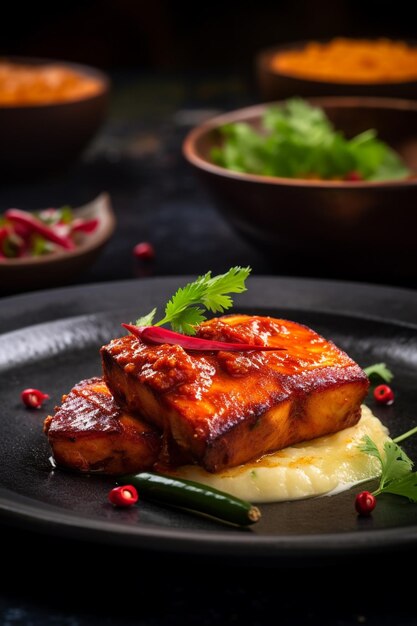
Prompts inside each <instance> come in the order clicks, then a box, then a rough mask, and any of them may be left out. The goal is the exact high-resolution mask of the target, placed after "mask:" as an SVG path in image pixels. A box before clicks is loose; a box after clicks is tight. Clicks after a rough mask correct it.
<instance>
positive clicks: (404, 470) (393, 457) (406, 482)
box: [359, 428, 417, 502]
mask: <svg viewBox="0 0 417 626" xmlns="http://www.w3.org/2000/svg"><path fill="white" fill-rule="evenodd" d="M416 432H417V428H413V429H412V430H410V431H408V432H407V433H404V435H401V436H400V437H397V439H395V440H392V441H386V442H385V444H384V450H383V452H382V453H381V452H380V450H379V448H378V446H377V445H376V443H375V442H374V441H373V440H372V439H371V437H369V435H366V436H365V437H364V438H363V440H362V443H361V444H360V446H359V447H360V450H361V451H362V452H364V453H365V454H369V455H370V456H373V457H375V458H377V459H378V461H379V463H380V465H381V476H380V481H379V486H378V489H376V490H375V491H374V492H373V495H374V496H378V495H380V494H381V493H393V494H395V495H397V496H403V497H404V498H408V499H409V500H410V501H411V502H417V472H413V471H412V469H413V461H412V460H411V459H410V457H409V456H408V455H407V454H406V453H405V452H404V450H403V449H402V448H401V447H400V446H399V445H398V443H397V442H398V441H403V440H404V439H406V438H407V437H409V436H410V435H413V434H414V433H416Z"/></svg>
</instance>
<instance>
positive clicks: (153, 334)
mask: <svg viewBox="0 0 417 626" xmlns="http://www.w3.org/2000/svg"><path fill="white" fill-rule="evenodd" d="M122 326H123V327H124V328H126V329H127V330H128V331H129V332H130V333H131V334H132V335H134V336H135V337H138V339H141V340H142V341H144V342H145V343H156V344H163V343H168V344H171V345H177V346H181V348H185V349H186V350H199V351H210V352H213V351H214V352H217V351H220V350H226V351H227V352H247V351H249V350H265V351H266V350H285V348H278V347H276V346H259V345H253V344H250V343H229V342H227V341H212V340H211V339H201V338H200V337H190V336H189V335H181V333H175V332H174V331H172V330H168V329H167V328H161V327H160V326H134V325H133V324H122Z"/></svg>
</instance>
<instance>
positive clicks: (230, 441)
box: [101, 315, 369, 472]
mask: <svg viewBox="0 0 417 626" xmlns="http://www.w3.org/2000/svg"><path fill="white" fill-rule="evenodd" d="M197 334H198V336H200V337H203V338H206V339H214V340H218V341H233V342H242V343H251V344H264V345H276V346H277V347H281V348H285V351H277V352H262V351H253V352H251V351H249V352H234V353H232V352H227V351H224V352H223V351H220V352H197V351H189V350H187V351H185V350H184V349H182V348H181V347H179V346H177V345H166V344H164V345H150V344H146V343H142V342H141V341H140V340H138V339H136V338H135V337H133V336H130V335H128V336H125V337H122V338H120V339H115V340H113V341H112V342H111V343H110V344H108V345H106V346H104V347H103V348H102V350H101V354H102V360H103V371H104V377H105V380H106V383H107V384H108V386H109V388H110V389H111V391H112V393H113V395H114V397H115V398H116V400H117V401H118V402H119V403H120V404H121V405H122V406H124V407H126V408H127V409H128V410H129V411H131V412H133V413H136V414H139V415H142V416H143V417H144V418H145V419H146V420H148V421H149V422H150V423H152V424H154V425H155V426H156V427H158V428H160V429H161V430H163V431H164V432H165V434H166V436H168V437H171V438H172V439H173V440H174V441H175V442H176V444H177V445H178V446H179V448H180V449H181V450H182V451H183V452H185V453H187V454H188V457H189V459H190V460H193V461H194V462H197V463H199V464H200V465H202V466H203V467H204V468H205V469H206V470H208V471H210V472H215V471H218V470H221V469H224V468H227V467H232V466H235V465H239V464H241V463H245V462H246V461H249V460H251V459H254V458H257V457H260V456H261V455H263V454H266V453H268V452H273V451H275V450H279V449H281V448H285V447H286V446H289V445H292V444H295V443H298V442H301V441H306V440H309V439H313V438H316V437H320V436H322V435H326V434H329V433H334V432H337V431H339V430H342V429H343V428H346V427H348V426H352V425H354V424H355V423H356V422H357V421H358V420H359V418H360V405H361V402H362V400H363V398H364V397H365V395H366V393H367V390H368V385H369V382H368V378H367V376H366V374H365V373H364V372H363V370H362V369H361V368H360V367H359V366H358V365H357V364H356V363H355V362H354V361H353V360H352V359H351V358H350V357H349V356H347V355H346V354H345V353H344V352H342V351H341V350H340V349H339V348H337V347H336V346H335V345H334V344H333V343H332V342H329V341H327V340H326V339H324V338H323V337H321V336H320V335H318V334H317V333H316V332H314V331H313V330H311V329H310V328H307V327H306V326H302V325H301V324H298V323H296V322H291V321H287V320H281V319H274V318H269V317H260V316H247V315H230V316H224V317H220V318H215V319H213V320H210V321H208V322H205V323H203V324H201V325H200V326H199V328H198V331H197Z"/></svg>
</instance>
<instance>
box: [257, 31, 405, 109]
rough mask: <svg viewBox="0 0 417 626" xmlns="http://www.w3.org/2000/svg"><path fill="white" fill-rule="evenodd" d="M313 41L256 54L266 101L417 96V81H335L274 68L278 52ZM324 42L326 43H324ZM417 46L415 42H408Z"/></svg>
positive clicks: (295, 43)
mask: <svg viewBox="0 0 417 626" xmlns="http://www.w3.org/2000/svg"><path fill="white" fill-rule="evenodd" d="M308 43H310V42H308V41H298V42H294V43H291V44H286V45H282V46H273V47H271V48H266V49H264V50H261V51H260V52H259V53H258V55H257V56H256V60H255V73H256V80H257V83H258V86H259V90H260V94H261V97H262V99H263V100H266V101H269V100H284V99H286V98H291V97H293V96H300V97H302V98H310V97H313V96H320V97H321V96H361V97H387V98H406V99H409V98H411V99H417V80H413V81H403V82H386V83H352V82H331V81H324V80H314V79H312V78H308V77H306V78H303V77H301V76H295V75H293V74H289V73H285V72H280V71H278V70H277V69H275V68H273V67H272V64H271V61H272V59H273V58H274V56H275V55H276V54H279V53H280V52H286V51H288V50H301V49H303V48H305V46H306V45H307V44H308ZM321 43H324V42H321ZM408 43H409V44H410V45H413V46H415V45H416V44H415V42H408Z"/></svg>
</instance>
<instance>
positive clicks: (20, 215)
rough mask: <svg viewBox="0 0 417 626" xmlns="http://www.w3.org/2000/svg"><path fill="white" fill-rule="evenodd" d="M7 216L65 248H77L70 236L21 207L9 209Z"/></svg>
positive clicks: (8, 218)
mask: <svg viewBox="0 0 417 626" xmlns="http://www.w3.org/2000/svg"><path fill="white" fill-rule="evenodd" d="M4 216H5V218H6V219H7V220H10V221H11V222H14V223H15V224H21V225H23V226H26V227H27V228H28V229H30V231H31V232H35V233H38V234H39V235H42V236H43V237H45V239H48V240H49V241H52V242H53V243H56V244H57V245H58V246H61V247H62V248H65V249H66V250H73V249H74V248H75V244H74V242H73V241H72V240H71V239H70V238H69V237H63V236H62V235H59V234H58V233H56V232H55V231H54V230H53V229H52V228H50V227H49V226H47V225H46V224H44V223H43V222H41V220H38V219H37V218H36V217H34V216H33V215H30V214H29V213H27V212H26V211H20V210H19V209H9V210H8V211H6V213H5V215H4Z"/></svg>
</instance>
